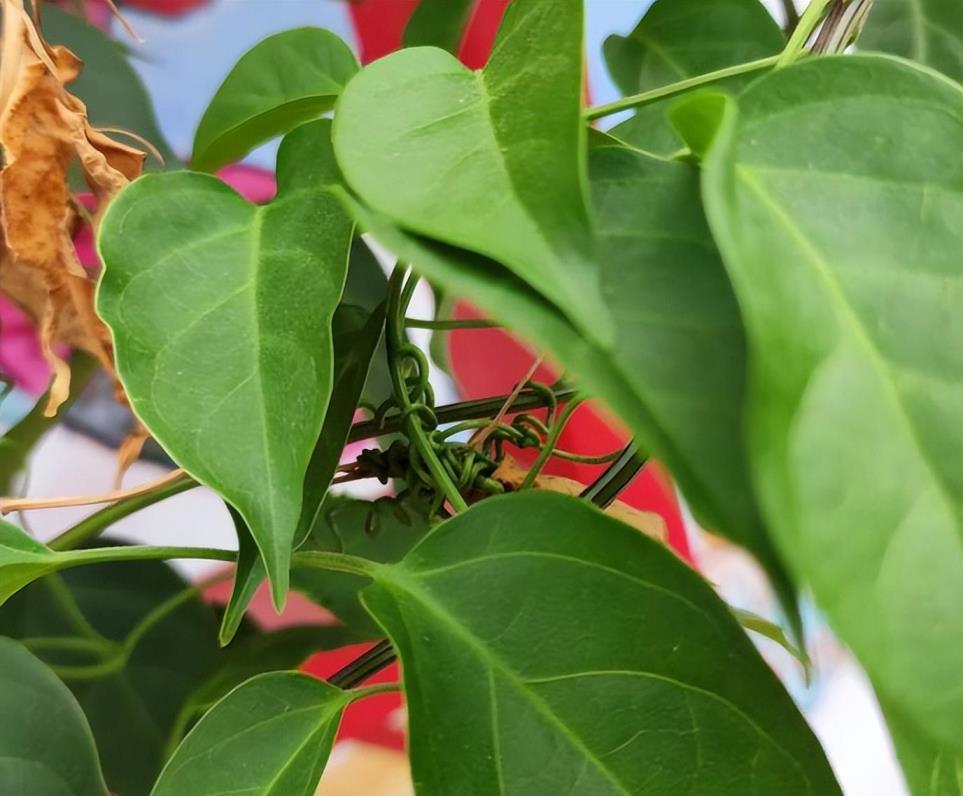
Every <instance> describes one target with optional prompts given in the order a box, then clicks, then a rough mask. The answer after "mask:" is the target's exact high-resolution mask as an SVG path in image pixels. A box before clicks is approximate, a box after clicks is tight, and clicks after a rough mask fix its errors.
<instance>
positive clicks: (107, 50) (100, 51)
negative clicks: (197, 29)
mask: <svg viewBox="0 0 963 796" xmlns="http://www.w3.org/2000/svg"><path fill="white" fill-rule="evenodd" d="M42 19H43V23H42V25H43V33H44V36H45V37H46V38H47V40H48V41H51V42H55V43H57V44H63V45H65V46H67V47H69V48H70V50H71V51H72V52H73V53H75V54H76V55H77V57H78V58H80V60H82V61H83V62H84V69H83V71H82V72H81V73H80V75H78V77H77V79H76V80H74V82H73V83H71V85H70V89H71V91H72V92H73V93H74V95H76V96H77V97H78V98H79V99H81V100H82V101H83V102H84V104H85V105H86V106H87V116H88V118H89V119H90V123H91V125H93V126H94V127H95V128H100V127H111V128H116V129H118V130H125V131H128V132H131V133H135V134H136V135H138V136H141V137H142V138H144V139H146V140H147V141H149V142H150V143H151V144H152V145H153V146H154V147H155V148H156V149H157V150H158V151H159V152H160V153H161V155H163V156H164V160H165V162H166V165H167V166H172V165H174V164H176V163H177V156H176V155H175V154H174V152H173V150H172V149H171V148H170V145H169V144H168V143H167V141H166V140H165V139H164V135H163V133H161V131H160V128H159V127H158V125H157V117H156V116H155V114H154V106H153V104H152V103H151V99H150V96H149V95H148V93H147V90H146V89H145V88H144V84H143V81H141V79H140V76H139V75H138V74H137V72H135V71H134V68H133V67H132V66H131V65H130V61H129V60H128V56H127V53H126V52H125V49H124V47H123V46H122V45H121V44H120V43H119V42H118V41H115V40H114V39H111V38H110V37H109V36H107V35H106V34H105V33H104V32H103V31H102V30H100V29H99V28H95V27H94V26H93V25H89V24H87V22H85V21H84V20H83V19H81V18H80V17H79V16H78V15H77V14H71V13H68V12H66V11H64V10H63V9H61V8H58V7H57V6H55V5H52V4H50V3H45V4H44V5H43V8H42ZM115 134H116V135H119V136H120V135H121V134H120V133H115ZM121 137H122V136H121ZM145 166H146V167H152V168H155V169H156V168H159V167H160V166H161V164H159V163H158V162H157V161H156V160H154V159H153V158H149V159H148V160H147V161H146V162H145Z"/></svg>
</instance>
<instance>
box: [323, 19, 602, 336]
mask: <svg viewBox="0 0 963 796" xmlns="http://www.w3.org/2000/svg"><path fill="white" fill-rule="evenodd" d="M581 95H582V3H581V0H516V2H513V3H512V4H511V5H510V6H509V7H508V9H507V11H506V13H505V18H504V21H503V23H502V27H501V29H500V31H499V35H498V40H497V41H496V43H495V47H494V50H493V51H492V56H491V58H490V59H489V62H488V64H487V65H486V66H485V68H484V69H483V70H482V71H480V72H471V71H469V70H468V69H467V68H465V67H464V66H462V64H460V63H459V62H458V61H457V60H456V59H455V57H454V56H452V55H451V54H449V53H447V52H444V51H442V50H438V49H434V48H420V47H419V48H413V49H407V50H402V51H400V52H398V53H395V54H393V55H390V56H388V57H387V58H382V59H381V60H379V61H375V62H374V63H373V64H370V65H369V66H367V67H365V69H364V70H362V71H361V72H360V73H359V74H358V76H357V77H356V78H355V79H354V80H352V81H351V83H350V84H349V85H348V87H347V88H346V89H345V91H344V93H343V94H342V96H341V98H340V100H339V101H338V108H337V113H336V114H335V121H334V139H335V140H334V144H335V150H336V152H337V155H338V162H339V164H340V166H341V168H342V170H343V171H344V174H345V178H346V179H347V181H348V183H349V184H350V186H351V187H352V188H353V189H354V190H355V191H357V192H358V193H359V194H360V195H361V197H362V198H363V199H364V201H365V202H366V203H368V204H369V205H370V206H371V207H373V208H374V209H375V210H378V211H379V212H382V213H384V214H386V215H387V216H389V217H390V218H392V219H393V220H394V222H395V223H397V224H399V225H400V226H402V227H403V228H406V229H409V230H412V231H414V232H417V233H419V234H422V235H427V236H430V237H433V238H436V239H438V240H441V241H444V242H446V243H449V244H452V245H455V246H460V247H462V248H465V249H469V250H471V251H475V252H478V253H480V254H484V255H487V256H489V257H492V258H494V259H496V260H498V261H500V262H502V263H504V265H505V266H506V267H508V268H509V269H511V270H512V271H513V272H514V273H515V274H517V275H518V276H519V277H521V278H522V279H523V280H525V281H526V282H527V283H528V284H530V285H532V286H533V287H535V288H536V289H537V290H539V291H540V292H542V293H544V294H545V295H546V296H548V297H549V298H550V299H551V300H552V301H554V302H555V303H556V304H557V305H558V306H559V307H560V308H561V310H562V311H563V312H564V313H565V314H566V315H567V316H568V317H569V318H571V319H572V320H573V321H574V322H575V323H576V324H577V325H578V326H579V327H580V328H581V329H582V330H583V331H584V333H585V334H586V335H588V336H589V337H591V338H592V339H593V340H596V341H603V342H604V341H607V340H609V339H610V338H611V334H612V329H611V325H610V322H609V319H608V316H607V314H606V312H605V310H604V306H603V304H602V300H601V296H600V292H599V289H598V276H597V272H596V269H595V266H594V263H593V251H592V249H593V242H592V236H591V230H590V224H589V218H588V213H587V210H586V203H585V197H584V195H583V185H584V163H585V155H584V137H585V125H584V124H583V123H582V121H581Z"/></svg>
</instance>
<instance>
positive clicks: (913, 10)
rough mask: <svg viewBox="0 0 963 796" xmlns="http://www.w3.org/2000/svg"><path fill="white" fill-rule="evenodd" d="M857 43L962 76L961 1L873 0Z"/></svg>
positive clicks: (958, 78) (959, 77)
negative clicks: (870, 11) (871, 8)
mask: <svg viewBox="0 0 963 796" xmlns="http://www.w3.org/2000/svg"><path fill="white" fill-rule="evenodd" d="M859 46H860V47H861V48H863V49H866V50H882V51H883V52H888V53H893V54H894V55H902V56H905V57H906V58H912V59H913V60H914V61H919V62H920V63H922V64H926V65H927V66H932V67H933V68H934V69H939V70H940V71H941V72H943V73H944V74H947V75H949V76H950V77H952V78H953V79H954V80H958V81H959V80H963V4H961V3H960V2H959V0H875V2H874V4H873V10H872V13H871V14H870V15H869V17H868V18H867V19H866V26H865V27H864V28H863V32H862V33H861V34H860V36H859Z"/></svg>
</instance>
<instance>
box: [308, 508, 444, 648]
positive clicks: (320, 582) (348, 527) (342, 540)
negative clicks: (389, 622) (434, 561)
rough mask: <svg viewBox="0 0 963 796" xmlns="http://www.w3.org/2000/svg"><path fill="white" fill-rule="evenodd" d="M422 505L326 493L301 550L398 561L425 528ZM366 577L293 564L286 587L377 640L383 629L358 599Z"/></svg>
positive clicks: (420, 536) (355, 631)
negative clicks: (365, 499) (316, 519)
mask: <svg viewBox="0 0 963 796" xmlns="http://www.w3.org/2000/svg"><path fill="white" fill-rule="evenodd" d="M429 527H430V521H429V518H428V517H427V510H426V508H425V507H419V506H418V505H417V504H414V505H412V504H409V503H407V502H405V503H401V502H398V501H395V500H379V501H375V502H374V503H369V502H367V501H363V500H353V499H351V498H346V497H340V496H337V495H332V496H331V497H329V498H328V500H326V501H325V503H324V506H323V513H322V515H321V516H320V517H319V521H318V522H317V523H315V525H314V526H313V528H312V531H311V536H310V537H309V538H308V540H307V542H306V543H305V545H304V548H303V549H304V550H306V551H310V550H324V551H329V552H333V553H347V554H348V555H353V556H358V557H360V558H365V559H368V560H370V561H376V562H385V563H393V562H395V561H400V560H401V559H402V558H403V557H404V556H405V554H406V553H407V552H408V551H409V550H410V549H411V548H412V547H414V545H415V544H416V543H417V542H419V541H420V540H421V539H422V537H423V536H424V535H425V534H426V533H427V532H428V529H429ZM366 582H367V581H366V580H365V579H364V578H363V577H361V576H358V575H351V574H349V573H346V572H329V571H326V570H321V569H317V568H315V567H299V566H295V567H294V568H293V570H292V571H291V588H292V589H295V590H297V591H299V592H301V593H302V594H304V595H305V596H306V597H308V598H309V599H310V600H312V601H313V602H315V603H317V604H318V605H323V606H324V607H325V608H327V609H328V610H330V611H331V612H332V613H334V615H335V616H337V617H338V619H340V620H341V621H342V622H343V623H344V624H345V625H346V626H347V627H348V628H350V629H351V631H352V632H353V633H355V634H357V635H359V636H360V637H362V638H365V639H372V638H378V637H379V636H380V635H381V634H382V632H383V631H381V629H380V628H379V627H378V625H377V624H376V623H375V622H374V621H372V619H371V617H370V616H369V614H368V613H367V612H366V611H365V610H364V608H363V607H362V605H361V601H360V600H359V598H358V592H359V591H360V590H361V589H362V588H363V587H364V585H365V583H366Z"/></svg>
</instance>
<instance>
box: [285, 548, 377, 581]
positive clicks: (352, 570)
mask: <svg viewBox="0 0 963 796" xmlns="http://www.w3.org/2000/svg"><path fill="white" fill-rule="evenodd" d="M291 566H292V567H294V566H299V567H312V568H314V569H326V570H329V571H334V572H347V573H349V574H351V575H363V576H365V577H369V578H370V577H374V574H375V572H377V570H378V565H377V564H376V563H375V562H373V561H369V560H368V559H366V558H358V557H357V556H352V555H348V554H347V553H330V552H328V551H326V550H305V551H301V552H297V553H295V554H294V555H293V556H292V557H291Z"/></svg>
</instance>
